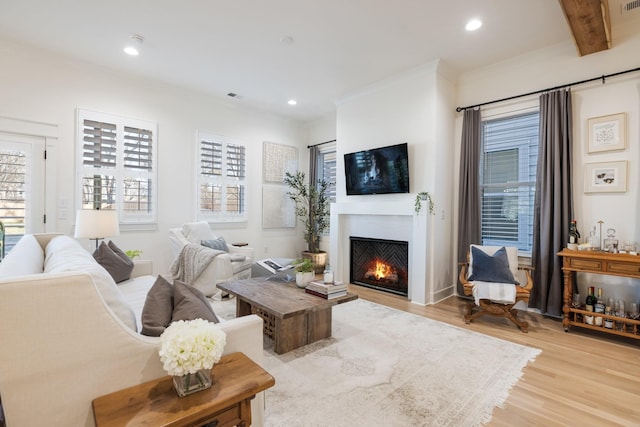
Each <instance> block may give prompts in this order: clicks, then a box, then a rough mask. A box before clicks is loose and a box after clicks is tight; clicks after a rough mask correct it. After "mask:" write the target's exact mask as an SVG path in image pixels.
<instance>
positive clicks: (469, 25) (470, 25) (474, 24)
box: [464, 18, 482, 31]
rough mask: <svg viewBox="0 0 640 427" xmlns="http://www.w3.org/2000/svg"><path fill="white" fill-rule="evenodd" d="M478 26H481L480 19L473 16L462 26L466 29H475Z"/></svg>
mask: <svg viewBox="0 0 640 427" xmlns="http://www.w3.org/2000/svg"><path fill="white" fill-rule="evenodd" d="M480 27H482V21H481V20H479V19H476V18H474V19H472V20H470V21H469V22H467V25H466V26H465V27H464V29H465V30H467V31H475V30H477V29H478V28H480Z"/></svg>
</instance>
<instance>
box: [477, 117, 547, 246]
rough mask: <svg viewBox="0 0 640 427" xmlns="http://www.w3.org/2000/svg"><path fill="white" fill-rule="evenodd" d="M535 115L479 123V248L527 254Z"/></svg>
mask: <svg viewBox="0 0 640 427" xmlns="http://www.w3.org/2000/svg"><path fill="white" fill-rule="evenodd" d="M538 125H539V113H538V112H537V111H536V112H533V113H528V114H523V115H518V116H511V117H505V118H500V119H494V120H485V121H483V122H482V144H483V150H482V158H481V192H482V200H481V204H482V212H481V226H482V244H483V245H496V246H515V247H517V248H518V250H519V251H520V252H523V253H530V252H531V249H532V242H533V214H534V212H533V208H534V201H535V184H536V165H537V160H538V134H539V129H538Z"/></svg>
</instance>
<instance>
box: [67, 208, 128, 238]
mask: <svg viewBox="0 0 640 427" xmlns="http://www.w3.org/2000/svg"><path fill="white" fill-rule="evenodd" d="M119 234H120V225H119V223H118V212H117V211H115V210H105V211H100V210H85V209H80V210H78V211H77V213H76V230H75V234H74V237H76V238H86V239H102V238H105V237H108V236H117V235H119Z"/></svg>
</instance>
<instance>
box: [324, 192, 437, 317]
mask: <svg viewBox="0 0 640 427" xmlns="http://www.w3.org/2000/svg"><path fill="white" fill-rule="evenodd" d="M425 211H426V209H425V210H423V212H421V213H420V214H416V213H415V212H414V209H413V203H412V202H411V201H407V202H406V203H390V202H380V203H376V202H365V203H358V202H353V203H332V204H331V243H330V249H329V256H330V262H331V266H332V268H333V270H334V274H335V275H336V279H337V280H342V281H344V282H345V283H348V282H349V263H350V259H349V258H350V247H349V245H350V242H349V237H350V236H351V235H352V234H351V233H352V232H353V226H352V221H358V222H359V223H361V222H364V223H365V224H366V223H367V222H373V220H374V219H378V220H379V222H382V223H383V224H384V227H380V226H379V225H378V224H374V225H372V226H371V227H369V228H367V227H366V226H365V227H360V230H362V229H366V234H367V235H360V236H359V237H369V238H383V239H384V238H387V239H388V238H390V236H388V235H384V233H385V232H387V233H388V232H389V230H398V229H400V231H401V233H402V234H403V235H404V236H406V240H407V241H408V242H409V283H408V285H409V295H408V297H409V299H410V300H411V302H413V303H416V304H420V305H427V304H432V303H433V286H432V285H431V283H430V280H429V278H428V275H427V268H428V266H429V262H428V256H427V255H428V253H427V248H428V245H427V225H428V219H429V217H428V213H426V212H425ZM359 234H362V231H360V232H359ZM397 240H405V239H397Z"/></svg>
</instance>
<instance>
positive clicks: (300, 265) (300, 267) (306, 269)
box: [293, 258, 315, 273]
mask: <svg viewBox="0 0 640 427" xmlns="http://www.w3.org/2000/svg"><path fill="white" fill-rule="evenodd" d="M293 265H294V266H295V269H296V271H297V272H298V273H310V272H312V271H314V267H315V266H314V265H313V262H311V259H309V258H299V259H297V260H295V261H294V262H293Z"/></svg>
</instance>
